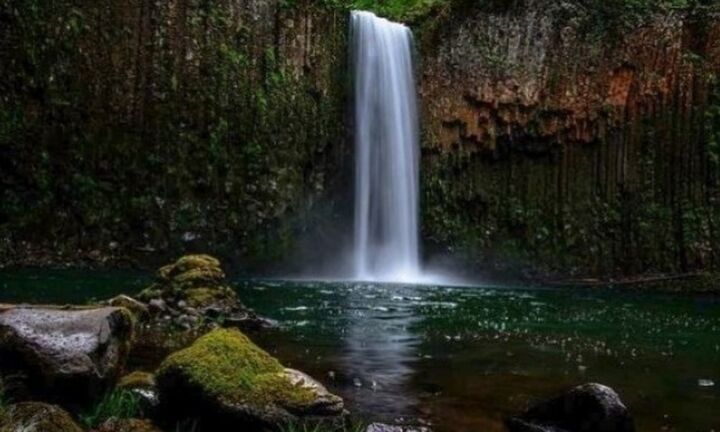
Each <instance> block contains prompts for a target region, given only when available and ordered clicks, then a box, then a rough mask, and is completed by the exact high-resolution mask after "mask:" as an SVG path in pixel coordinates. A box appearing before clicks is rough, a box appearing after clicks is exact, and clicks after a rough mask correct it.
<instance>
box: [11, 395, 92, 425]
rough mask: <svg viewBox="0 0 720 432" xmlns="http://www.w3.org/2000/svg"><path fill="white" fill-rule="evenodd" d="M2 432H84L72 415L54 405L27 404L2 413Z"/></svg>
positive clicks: (16, 405) (12, 406)
mask: <svg viewBox="0 0 720 432" xmlns="http://www.w3.org/2000/svg"><path fill="white" fill-rule="evenodd" d="M0 432H82V429H81V428H80V426H78V425H77V423H75V421H74V420H73V419H72V417H70V415H69V414H68V413H67V412H65V411H63V410H62V409H61V408H58V407H56V406H54V405H48V404H44V403H39V402H25V403H19V404H15V405H10V406H9V407H8V408H7V409H6V410H5V411H4V412H2V413H0Z"/></svg>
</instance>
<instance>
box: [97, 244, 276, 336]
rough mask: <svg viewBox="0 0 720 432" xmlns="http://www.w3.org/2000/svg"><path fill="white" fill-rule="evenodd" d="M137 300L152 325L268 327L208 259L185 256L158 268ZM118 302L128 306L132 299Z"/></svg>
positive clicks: (214, 260)
mask: <svg viewBox="0 0 720 432" xmlns="http://www.w3.org/2000/svg"><path fill="white" fill-rule="evenodd" d="M115 300H116V299H113V300H111V301H115ZM138 300H140V301H141V302H142V303H141V304H142V305H144V306H146V308H147V311H148V313H149V315H150V317H151V319H152V320H153V321H154V322H155V323H158V322H160V323H171V324H173V325H174V326H175V327H178V328H184V329H192V328H197V327H200V326H203V325H206V324H208V322H210V323H217V324H225V325H226V326H232V327H237V328H240V329H241V330H250V329H256V328H261V327H263V326H265V325H266V324H267V321H265V320H263V319H261V318H259V317H258V316H257V315H255V314H254V313H253V312H252V311H251V310H249V309H248V308H246V307H245V306H244V305H243V304H242V303H241V302H240V300H239V299H238V297H237V294H236V293H235V291H234V290H233V289H232V288H230V287H229V286H227V284H226V281H225V273H224V272H223V270H222V268H221V267H220V261H218V260H217V259H216V258H214V257H211V256H209V255H187V256H184V257H182V258H180V259H178V260H177V261H176V262H175V263H173V264H170V265H166V266H164V267H162V268H160V270H158V272H157V274H156V281H155V283H153V284H152V285H151V286H149V287H148V288H146V289H145V290H144V291H142V292H141V293H140V294H139V295H138ZM117 301H122V304H123V305H129V304H131V301H132V299H129V300H128V299H127V298H123V299H118V300H117ZM138 309H139V310H140V311H141V312H142V311H144V310H145V309H141V308H139V307H138Z"/></svg>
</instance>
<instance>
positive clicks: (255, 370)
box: [157, 329, 344, 430]
mask: <svg viewBox="0 0 720 432" xmlns="http://www.w3.org/2000/svg"><path fill="white" fill-rule="evenodd" d="M157 384H158V388H159V391H160V402H161V405H162V406H163V407H169V408H170V409H169V410H167V411H169V412H170V413H171V414H172V413H178V412H179V413H183V415H184V416H187V417H196V418H199V419H201V420H202V421H203V424H211V425H213V427H215V428H217V429H218V430H224V429H222V428H224V427H228V426H230V425H232V426H233V427H241V425H242V426H245V427H248V428H252V427H257V428H270V429H279V428H280V427H282V426H284V425H287V424H290V423H297V422H302V421H305V420H308V419H324V420H336V419H338V418H339V417H340V416H341V415H342V414H343V412H344V410H343V401H342V399H340V398H339V397H337V396H335V395H333V394H331V393H329V392H328V391H327V390H326V389H325V388H324V387H323V386H322V385H321V384H319V383H318V382H317V381H315V380H313V379H312V378H310V377H309V376H307V375H306V374H304V373H302V372H299V371H296V370H292V369H286V368H284V367H283V366H282V365H281V364H280V362H278V361H277V360H276V359H275V358H273V357H272V356H270V355H269V354H268V353H266V352H265V351H263V350H262V349H260V348H259V347H257V346H256V345H255V344H253V343H252V342H251V341H250V340H249V339H248V338H247V337H246V336H245V335H243V334H242V333H241V332H240V331H238V330H234V329H218V330H214V331H212V332H210V333H208V334H207V335H205V336H203V337H201V338H200V339H198V340H197V341H196V342H195V343H194V344H193V345H192V346H190V347H189V348H186V349H184V350H182V351H178V352H176V353H174V354H172V355H170V356H169V357H168V358H167V359H166V360H165V361H164V362H163V363H162V365H161V366H160V368H159V370H158V373H157Z"/></svg>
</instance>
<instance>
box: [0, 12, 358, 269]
mask: <svg viewBox="0 0 720 432" xmlns="http://www.w3.org/2000/svg"><path fill="white" fill-rule="evenodd" d="M346 21H347V17H346V15H345V14H344V13H342V12H338V11H337V10H334V9H330V8H327V7H324V6H322V5H320V3H319V2H314V1H310V0H307V1H294V2H286V1H273V0H271V1H267V0H223V1H212V2H207V1H197V0H171V1H162V2H156V1H149V0H132V1H129V2H116V1H109V0H108V1H92V2H74V1H69V0H68V1H54V2H45V1H14V0H0V53H1V54H0V55H1V56H2V59H3V60H2V61H1V62H0V77H2V79H1V80H0V125H2V127H1V128H0V198H1V200H2V205H1V206H0V239H1V241H0V257H2V261H6V262H7V261H12V260H13V259H14V258H18V259H20V260H22V259H23V258H22V257H23V256H24V255H26V254H28V253H32V249H33V248H34V247H35V246H42V247H43V248H45V249H51V250H53V251H54V252H56V253H57V254H58V255H59V257H58V259H61V260H62V256H63V255H64V256H68V255H77V254H78V253H80V254H83V253H86V252H89V251H93V250H99V251H100V252H102V253H103V254H110V255H115V256H116V257H118V256H122V255H125V254H131V255H132V254H134V253H137V252H138V250H148V251H153V250H154V251H158V252H162V251H167V252H176V251H177V250H181V249H198V248H202V249H208V250H214V251H218V252H220V253H222V251H225V252H227V253H229V254H236V252H237V253H239V254H240V255H242V256H244V257H245V258H247V259H249V260H256V261H266V260H269V259H272V258H277V257H278V256H280V255H282V254H283V253H285V252H286V251H287V250H288V248H289V247H290V243H291V242H292V238H293V236H294V233H295V231H298V230H301V229H302V228H303V223H309V222H308V221H307V218H308V217H309V216H307V213H308V209H309V208H311V207H312V203H313V202H314V201H315V200H316V199H317V197H318V196H319V195H321V194H322V192H323V190H324V189H325V188H326V187H327V186H328V184H329V182H330V180H331V179H332V177H333V176H334V175H335V174H336V173H337V171H338V169H339V168H338V167H339V165H340V164H339V163H338V161H337V158H339V157H340V156H341V155H342V153H343V147H342V146H343V141H344V136H345V130H344V126H343V123H344V114H343V112H344V109H345V101H344V97H345V96H344V94H345V88H344V86H345V82H344V79H345V47H346V41H345V38H346V33H347V30H346ZM96 255H97V254H96Z"/></svg>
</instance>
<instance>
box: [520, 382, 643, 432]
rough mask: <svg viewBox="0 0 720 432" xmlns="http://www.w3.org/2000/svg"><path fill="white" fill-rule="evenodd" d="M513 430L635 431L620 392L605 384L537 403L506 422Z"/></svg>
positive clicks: (592, 384) (590, 386) (570, 391)
mask: <svg viewBox="0 0 720 432" xmlns="http://www.w3.org/2000/svg"><path fill="white" fill-rule="evenodd" d="M506 425H507V428H508V430H509V431H510V432H608V431H612V432H634V431H635V425H634V423H633V419H632V417H631V416H630V414H629V413H628V410H627V408H626V407H625V405H624V404H623V403H622V401H621V400H620V397H619V396H618V394H617V393H616V392H615V391H614V390H613V389H611V388H610V387H607V386H604V385H601V384H594V383H591V384H584V385H581V386H578V387H575V388H573V389H571V390H569V391H568V392H566V393H564V394H562V395H560V396H558V397H556V398H554V399H551V400H549V401H545V402H541V403H539V404H537V405H534V406H533V407H531V408H530V409H528V410H527V411H525V412H524V413H523V414H521V415H520V416H518V417H515V418H511V419H508V420H507V421H506Z"/></svg>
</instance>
